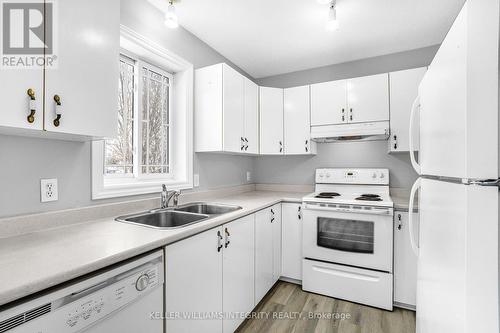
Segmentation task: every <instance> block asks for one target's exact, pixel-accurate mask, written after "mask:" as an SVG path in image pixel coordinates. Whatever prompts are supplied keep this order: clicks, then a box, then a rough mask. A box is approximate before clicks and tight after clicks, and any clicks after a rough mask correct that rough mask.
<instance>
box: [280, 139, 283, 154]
mask: <svg viewBox="0 0 500 333" xmlns="http://www.w3.org/2000/svg"><path fill="white" fill-rule="evenodd" d="M282 152H283V142H281V141H280V153H282Z"/></svg>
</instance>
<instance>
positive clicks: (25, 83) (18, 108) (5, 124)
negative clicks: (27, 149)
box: [0, 68, 43, 133]
mask: <svg viewBox="0 0 500 333" xmlns="http://www.w3.org/2000/svg"><path fill="white" fill-rule="evenodd" d="M29 89H31V90H32V92H33V94H32V96H33V98H34V100H33V101H32V98H31V97H30V95H28V90H29ZM42 100H43V68H38V69H19V70H17V69H3V70H1V74H0V101H2V107H1V112H0V130H1V131H5V133H9V132H8V131H11V130H13V129H16V128H17V129H33V130H42V129H43V103H42ZM30 104H31V105H30ZM31 109H34V110H35V113H34V114H33V118H30V120H32V122H29V121H28V116H29V115H30V114H31Z"/></svg>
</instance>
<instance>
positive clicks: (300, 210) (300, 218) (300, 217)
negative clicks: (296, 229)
mask: <svg viewBox="0 0 500 333" xmlns="http://www.w3.org/2000/svg"><path fill="white" fill-rule="evenodd" d="M297 217H298V218H299V220H302V206H299V209H298V213H297Z"/></svg>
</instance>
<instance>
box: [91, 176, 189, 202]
mask: <svg viewBox="0 0 500 333" xmlns="http://www.w3.org/2000/svg"><path fill="white" fill-rule="evenodd" d="M162 184H165V185H166V186H167V189H168V190H169V191H170V190H188V189H192V188H193V184H192V182H189V181H179V180H173V179H163V180H162V179H155V180H151V181H149V180H148V181H144V182H134V183H130V182H124V183H121V184H117V183H114V184H112V185H111V184H104V186H103V187H102V188H99V189H93V190H92V200H99V199H109V198H117V197H126V196H131V195H141V194H150V193H159V192H161V186H162Z"/></svg>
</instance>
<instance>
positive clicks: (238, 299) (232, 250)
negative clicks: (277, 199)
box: [222, 215, 255, 333]
mask: <svg viewBox="0 0 500 333" xmlns="http://www.w3.org/2000/svg"><path fill="white" fill-rule="evenodd" d="M254 221H255V215H249V216H246V217H244V218H241V219H239V220H236V221H233V222H231V223H228V224H225V225H224V226H223V228H224V261H223V275H222V281H223V288H222V289H223V301H222V304H223V311H224V313H228V314H229V313H244V312H248V311H252V309H253V307H254V297H255V295H254V281H255V276H254V273H255V271H254V247H255V243H254V232H255V230H254ZM242 322H243V319H241V318H234V319H232V318H225V319H224V320H223V323H224V324H223V332H225V333H232V332H234V331H235V330H236V328H237V327H238V326H239V325H240V324H241V323H242Z"/></svg>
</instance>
